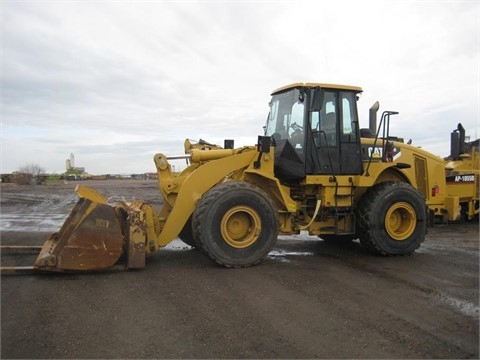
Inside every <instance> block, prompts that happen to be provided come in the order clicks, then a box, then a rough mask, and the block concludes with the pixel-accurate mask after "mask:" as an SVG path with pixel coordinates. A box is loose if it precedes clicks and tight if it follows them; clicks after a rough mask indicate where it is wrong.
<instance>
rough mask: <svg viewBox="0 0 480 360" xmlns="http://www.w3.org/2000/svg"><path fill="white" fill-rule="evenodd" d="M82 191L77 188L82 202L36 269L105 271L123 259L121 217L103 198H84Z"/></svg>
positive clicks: (51, 241)
mask: <svg viewBox="0 0 480 360" xmlns="http://www.w3.org/2000/svg"><path fill="white" fill-rule="evenodd" d="M86 189H87V188H86ZM81 190H82V189H78V187H77V193H79V196H81V198H80V199H79V200H78V202H77V204H76V205H75V207H74V208H73V210H72V212H71V213H70V215H69V216H68V218H67V219H66V221H65V223H64V224H63V226H62V227H61V229H60V231H58V232H56V233H54V234H52V235H50V237H49V238H48V239H47V241H46V242H45V243H44V245H43V247H42V249H41V251H40V253H39V255H38V257H37V260H36V261H35V265H34V269H36V270H42V271H60V272H61V271H68V270H82V271H85V270H87V271H88V270H91V271H96V270H104V269H107V268H109V267H112V266H113V265H114V264H115V263H116V262H117V261H118V259H119V258H120V257H121V255H122V253H123V244H124V235H123V233H122V223H121V219H122V217H121V215H120V214H119V213H117V211H116V210H115V208H114V207H112V206H110V205H108V204H107V203H106V201H105V200H104V199H103V198H102V197H101V195H98V194H97V193H89V194H87V195H82V194H81ZM88 191H93V190H91V189H88ZM92 194H93V195H92ZM82 196H86V197H82Z"/></svg>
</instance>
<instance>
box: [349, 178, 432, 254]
mask: <svg viewBox="0 0 480 360" xmlns="http://www.w3.org/2000/svg"><path fill="white" fill-rule="evenodd" d="M427 220H428V218H427V207H426V205H425V200H424V199H423V198H422V196H421V195H420V193H419V192H418V191H417V190H416V189H414V188H413V187H412V186H411V185H409V184H407V183H402V182H383V183H380V184H377V185H375V186H374V187H372V188H371V189H369V190H368V191H367V192H366V193H365V195H364V196H363V197H362V199H361V200H360V202H359V204H358V207H357V233H358V235H359V238H360V242H361V243H362V245H364V246H365V247H366V248H367V249H368V250H370V251H373V252H376V253H379V254H381V255H387V256H389V255H408V254H411V253H413V252H414V251H415V250H416V249H418V248H419V247H420V245H421V243H422V242H423V241H424V240H425V235H426V233H427Z"/></svg>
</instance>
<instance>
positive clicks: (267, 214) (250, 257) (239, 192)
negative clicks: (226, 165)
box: [192, 182, 279, 268]
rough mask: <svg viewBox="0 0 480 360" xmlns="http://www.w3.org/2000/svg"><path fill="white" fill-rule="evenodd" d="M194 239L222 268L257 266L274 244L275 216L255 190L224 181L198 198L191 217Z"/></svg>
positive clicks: (260, 191) (275, 233)
mask: <svg viewBox="0 0 480 360" xmlns="http://www.w3.org/2000/svg"><path fill="white" fill-rule="evenodd" d="M192 223H193V231H194V237H195V239H196V240H197V243H198V245H199V246H200V248H201V249H202V251H203V252H205V253H206V254H207V255H208V256H209V257H210V258H211V259H212V260H214V261H216V262H217V263H218V264H221V265H223V266H226V267H234V268H238V267H247V266H251V265H255V264H257V263H259V262H260V261H261V260H262V259H264V258H265V257H266V256H267V254H268V253H269V252H270V250H272V248H273V246H274V245H275V243H276V241H277V234H278V228H279V223H278V217H277V212H276V209H275V206H274V205H273V203H272V201H271V200H270V198H269V197H268V196H267V195H266V194H265V193H264V192H263V191H262V190H261V189H259V188H258V187H256V186H253V185H250V184H248V183H244V182H227V183H223V184H219V185H217V186H215V187H214V188H212V189H210V190H209V191H208V192H207V193H205V195H204V196H203V197H202V198H201V199H200V201H199V203H198V205H197V208H196V209H195V211H194V213H193V217H192Z"/></svg>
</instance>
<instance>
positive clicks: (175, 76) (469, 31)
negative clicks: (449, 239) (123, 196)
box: [0, 1, 480, 174]
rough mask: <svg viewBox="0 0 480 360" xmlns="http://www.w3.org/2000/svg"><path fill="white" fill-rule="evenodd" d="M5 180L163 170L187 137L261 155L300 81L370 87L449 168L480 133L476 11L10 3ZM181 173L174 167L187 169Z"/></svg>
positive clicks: (402, 126) (403, 128) (453, 6)
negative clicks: (258, 145)
mask: <svg viewBox="0 0 480 360" xmlns="http://www.w3.org/2000/svg"><path fill="white" fill-rule="evenodd" d="M1 4H2V5H1V6H2V9H1V10H2V11H1V23H2V25H1V26H2V29H1V30H2V33H1V37H2V38H1V40H2V53H3V56H2V80H1V81H2V105H1V106H2V109H1V110H2V111H1V116H2V133H1V137H2V141H1V150H0V151H1V172H11V171H14V170H16V169H18V168H19V167H21V166H24V165H25V164H27V163H31V162H32V159H34V160H35V161H36V162H38V163H39V164H40V165H41V166H43V167H45V168H46V169H47V171H63V169H64V164H65V159H66V158H68V156H69V154H70V153H71V152H73V153H75V157H76V159H77V163H78V165H79V166H84V167H86V169H87V171H89V172H91V173H97V174H98V173H129V172H131V173H133V172H144V171H154V165H153V161H152V156H153V154H154V153H156V152H164V153H166V154H174V155H178V154H181V153H182V152H183V141H184V139H185V138H187V137H188V138H192V139H199V138H203V139H205V140H208V141H210V142H215V143H219V144H222V143H223V139H225V138H233V139H235V141H236V144H237V145H246V144H253V143H254V142H255V141H256V137H257V135H258V134H260V133H261V132H262V126H263V125H264V122H265V118H266V116H267V113H268V106H267V104H268V101H269V94H270V92H271V91H272V90H273V89H275V88H277V87H280V86H283V85H285V84H288V83H292V82H299V81H318V82H333V83H346V84H352V85H359V86H362V87H363V88H364V90H365V92H364V94H363V96H362V98H361V100H360V102H359V111H360V119H361V121H362V123H363V127H366V126H367V124H368V119H367V117H368V108H369V107H370V106H371V104H373V102H374V101H376V100H379V101H380V104H381V110H397V111H399V112H400V115H398V116H396V117H395V118H394V119H393V122H392V129H393V130H394V133H396V134H397V135H398V136H401V137H404V138H407V139H408V138H413V140H414V143H416V144H418V145H422V146H423V147H424V148H426V149H427V150H430V151H433V152H435V153H438V154H441V155H442V156H444V155H447V154H448V151H449V145H448V142H449V133H450V131H451V130H452V129H454V128H455V127H456V124H457V123H458V122H462V123H463V124H464V127H465V128H466V130H467V134H470V135H471V136H472V137H474V136H475V137H476V136H478V134H477V132H478V129H479V117H478V116H479V115H478V114H479V108H478V107H479V105H478V104H479V98H480V91H479V83H480V81H479V80H480V79H479V66H478V63H479V61H480V59H479V43H480V38H479V22H480V19H479V11H480V10H479V6H480V5H479V4H478V3H477V2H473V1H472V2H469V1H464V2H420V3H419V2H408V1H407V2H405V1H402V2H396V1H393V2H376V1H362V2H356V1H338V2H311V1H299V2H298V1H295V2H293V1H283V2H163V1H159V2H151V1H148V2H110V1H105V2H75V1H73V2H71V1H68V2H62V1H59V2H49V1H45V2H16V1H3V2H2V3H1ZM179 166H180V165H179Z"/></svg>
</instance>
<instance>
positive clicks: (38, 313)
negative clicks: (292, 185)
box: [0, 181, 479, 359]
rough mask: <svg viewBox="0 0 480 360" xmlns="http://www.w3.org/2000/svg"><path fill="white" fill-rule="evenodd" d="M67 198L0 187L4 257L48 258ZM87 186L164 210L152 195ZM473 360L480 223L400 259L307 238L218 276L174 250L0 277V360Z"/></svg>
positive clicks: (141, 189)
mask: <svg viewBox="0 0 480 360" xmlns="http://www.w3.org/2000/svg"><path fill="white" fill-rule="evenodd" d="M75 185H76V184H75V183H68V184H63V183H60V184H56V185H42V186H24V187H22V186H16V185H11V184H2V185H1V193H0V200H1V201H0V204H1V218H0V235H1V242H2V245H5V244H29V245H37V244H38V245H40V244H42V243H43V241H44V240H45V238H46V237H47V235H48V232H51V231H54V230H56V229H58V228H59V227H60V226H61V224H62V222H63V220H64V219H65V217H66V216H67V215H68V212H69V211H70V210H71V208H72V207H73V205H74V204H75V202H76V197H75V195H74V193H73V189H74V187H75ZM88 185H89V186H92V187H95V188H97V189H99V190H100V191H101V192H103V193H104V194H106V195H107V197H108V199H109V201H112V202H115V201H118V200H122V198H126V199H133V198H139V199H145V200H147V201H149V202H151V203H152V204H153V205H155V206H156V207H159V206H160V205H161V198H160V195H159V193H158V190H157V187H156V183H155V182H153V181H90V182H88ZM34 258H35V257H34V256H25V257H11V256H3V257H2V265H20V264H24V265H32V263H33V261H34ZM478 357H479V228H478V223H477V224H472V223H464V224H450V225H438V226H435V227H434V228H431V229H429V233H428V236H427V239H426V241H425V243H424V244H423V246H422V247H421V248H420V249H419V250H418V251H417V252H416V253H415V254H414V255H412V256H406V257H390V258H385V257H379V256H374V255H371V254H370V253H368V252H367V251H366V250H365V249H364V248H363V247H362V246H361V245H360V244H359V243H358V242H357V241H354V242H353V243H351V244H348V245H343V246H333V245H330V244H327V243H326V242H323V241H322V240H320V239H318V238H316V237H310V236H308V235H306V234H301V235H300V236H296V237H287V236H282V237H279V240H278V242H277V246H276V247H275V249H274V250H273V251H272V252H271V253H270V254H269V256H268V257H267V259H266V260H265V261H264V262H262V263H261V264H260V265H258V266H254V267H252V268H248V269H224V268H222V267H219V266H217V265H215V264H214V263H213V262H212V261H210V260H209V259H208V258H206V257H205V256H204V255H203V254H202V253H200V252H199V251H197V250H195V249H192V248H190V247H189V246H187V245H185V244H183V243H182V242H181V241H180V240H176V241H174V242H173V243H172V244H170V245H169V246H168V247H167V248H166V249H163V250H162V251H160V252H159V253H157V254H155V255H153V256H151V257H150V258H149V259H148V260H147V266H146V268H145V269H144V270H141V271H130V272H106V273H97V274H70V275H52V274H48V275H3V276H2V277H1V358H2V359H7V358H18V359H20V358H21V359H27V358H37V359H38V358H76V359H80V358H124V359H125V358H449V359H452V358H478Z"/></svg>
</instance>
